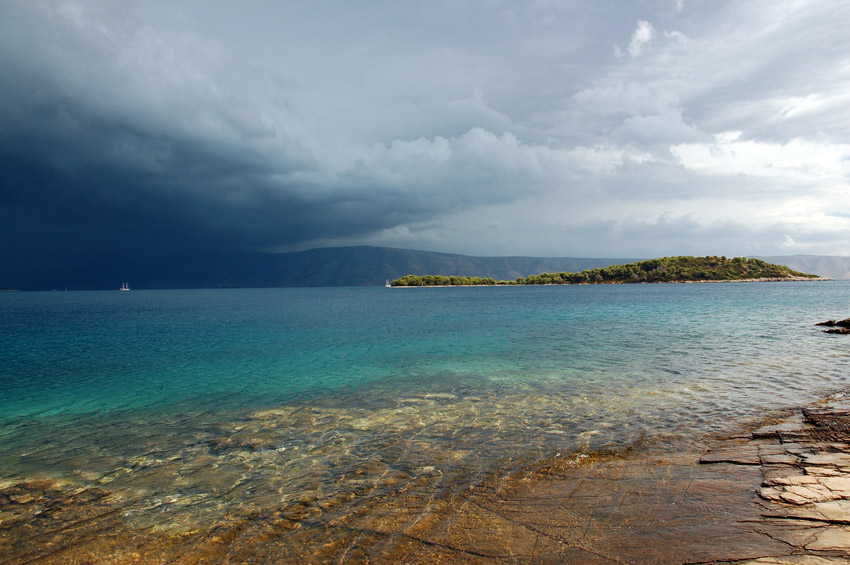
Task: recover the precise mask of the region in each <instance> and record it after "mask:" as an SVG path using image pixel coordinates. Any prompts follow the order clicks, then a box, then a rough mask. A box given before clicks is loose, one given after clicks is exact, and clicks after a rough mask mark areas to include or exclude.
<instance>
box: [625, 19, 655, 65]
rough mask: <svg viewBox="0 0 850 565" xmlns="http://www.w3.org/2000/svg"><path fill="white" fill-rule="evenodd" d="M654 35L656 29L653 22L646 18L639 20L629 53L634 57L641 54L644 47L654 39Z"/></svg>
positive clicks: (630, 43)
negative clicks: (645, 19)
mask: <svg viewBox="0 0 850 565" xmlns="http://www.w3.org/2000/svg"><path fill="white" fill-rule="evenodd" d="M654 35H655V30H654V29H653V27H652V24H651V23H649V22H647V21H644V20H638V25H637V29H636V30H635V32H634V33H633V34H632V39H631V41H630V42H629V55H631V56H632V57H637V56H638V55H640V54H641V52H642V51H643V48H644V47H645V46H646V45H648V44H649V42H650V41H652V38H653V36H654Z"/></svg>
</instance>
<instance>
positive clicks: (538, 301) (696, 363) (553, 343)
mask: <svg viewBox="0 0 850 565" xmlns="http://www.w3.org/2000/svg"><path fill="white" fill-rule="evenodd" d="M848 299H850V284H848V283H846V282H795V283H761V284H752V283H729V284H684V285H616V286H549V287H504V288H431V289H428V288H424V289H385V288H351V289H344V288H343V289H338V288H333V289H331V288H328V289H243V290H179V291H137V290H134V291H132V292H118V291H109V292H106V291H104V292H52V293H0V317H2V320H3V324H2V326H0V359H2V365H0V386H2V391H3V394H2V396H0V481H5V484H11V483H12V482H14V481H19V480H28V479H30V478H33V477H48V478H53V479H61V480H65V481H70V482H71V483H73V484H75V485H83V486H85V485H90V484H98V485H110V487H111V488H114V489H115V492H121V493H124V494H123V496H125V497H126V500H125V502H124V503H123V504H126V507H127V508H128V509H130V510H128V515H133V516H137V517H138V520H140V523H145V520H155V518H154V517H153V516H154V515H153V514H152V513H151V512H150V508H154V507H155V505H153V506H152V503H151V502H150V501H151V500H163V497H176V498H174V500H175V501H182V502H179V504H180V505H182V506H180V511H179V512H177V514H176V515H179V516H182V517H183V518H182V520H185V522H186V523H190V522H191V523H193V524H197V523H198V522H199V520H201V517H205V519H207V520H209V521H210V522H211V523H214V522H215V521H216V520H219V519H221V517H222V516H224V515H228V514H232V513H239V512H249V511H251V509H253V510H256V509H257V508H264V507H267V506H268V505H270V504H271V505H279V504H286V503H288V502H287V501H293V500H296V499H298V500H300V499H302V498H304V497H308V498H311V499H312V500H319V501H321V500H325V501H327V500H330V499H331V498H333V497H338V496H339V495H340V493H348V494H350V495H351V496H350V497H349V498H347V499H346V500H351V501H353V502H347V504H356V503H357V500H359V498H358V497H360V496H361V495H360V494H357V493H360V492H361V490H358V489H362V485H363V482H364V481H366V482H367V483H368V482H369V481H372V483H371V484H372V487H373V488H372V489H371V490H370V491H369V492H372V493H374V492H377V491H381V492H387V490H388V489H389V490H390V491H391V490H392V489H395V488H401V487H400V486H399V485H404V484H408V483H410V482H411V481H418V482H417V484H426V485H431V486H429V487H427V488H435V489H437V488H455V487H458V488H459V485H461V484H467V483H474V482H475V481H476V480H477V478H479V477H481V476H482V475H483V474H487V473H494V472H495V473H498V472H501V471H504V470H506V469H509V468H512V467H516V466H521V465H524V464H528V463H529V462H533V461H535V460H540V459H542V458H546V457H552V456H561V455H562V454H563V456H566V455H567V454H574V453H576V452H581V451H583V450H595V449H603V448H611V447H618V446H626V445H629V444H630V443H631V442H634V441H635V440H636V439H637V438H640V437H646V438H648V439H649V440H650V441H656V442H659V443H660V444H663V442H665V441H667V440H669V439H670V438H681V437H697V436H700V435H705V434H709V433H714V432H718V431H723V430H725V429H729V428H730V427H731V426H733V425H734V424H735V423H736V422H739V421H741V420H742V419H746V418H751V417H756V416H758V415H759V414H762V413H763V411H764V410H765V409H772V408H783V407H791V406H797V405H800V404H804V403H806V402H809V401H811V400H814V399H816V398H819V397H821V396H823V395H826V394H831V393H836V392H841V391H843V390H844V389H846V388H848V377H847V375H848V371H847V368H848V361H850V336H829V335H825V334H823V333H821V332H820V331H819V329H818V328H815V327H814V326H813V324H814V323H815V322H818V321H822V320H826V319H830V318H844V317H847V316H850V310H848V308H850V306H848V304H850V302H849V301H848ZM388 470H392V472H393V473H396V474H398V477H401V478H397V479H394V480H393V481H389V482H386V484H385V482H381V481H386V477H387V476H388V472H389V471H388ZM399 473H400V474H399ZM355 475H356V476H357V479H356V480H355V479H354V478H352V477H354V476H355ZM394 476H395V475H394ZM379 484H380V485H382V486H381V488H380V489H376V488H374V487H375V486H376V485H379ZM423 488H425V487H423ZM131 493H132V494H131ZM363 496H365V495H363ZM334 499H336V498H334ZM175 504H178V503H177V502H175ZM169 519H170V520H175V518H174V514H172V515H171V517H170V518H169ZM179 521H180V519H177V522H179Z"/></svg>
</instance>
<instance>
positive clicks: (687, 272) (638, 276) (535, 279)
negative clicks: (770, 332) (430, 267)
mask: <svg viewBox="0 0 850 565" xmlns="http://www.w3.org/2000/svg"><path fill="white" fill-rule="evenodd" d="M794 278H811V279H816V278H818V276H817V275H809V274H806V273H800V272H797V271H792V270H791V269H789V268H788V267H785V266H783V265H774V264H772V263H767V262H765V261H762V260H760V259H747V258H745V257H735V258H734V259H727V258H726V257H716V256H715V257H687V256H685V257H664V258H662V259H651V260H649V261H638V262H637V263H629V264H627V265H612V266H610V267H605V268H602V269H589V270H586V271H582V272H580V273H542V274H539V275H531V276H529V277H525V278H522V277H520V278H518V279H516V280H515V281H497V280H494V279H491V278H488V279H485V278H481V277H461V276H443V275H425V276H418V275H407V276H404V277H401V278H398V279H396V280H394V281H393V283H392V285H393V286H464V285H468V286H491V285H527V284H625V283H662V282H703V281H740V280H751V279H794Z"/></svg>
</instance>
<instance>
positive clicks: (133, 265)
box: [0, 246, 850, 290]
mask: <svg viewBox="0 0 850 565" xmlns="http://www.w3.org/2000/svg"><path fill="white" fill-rule="evenodd" d="M758 258H759V259H764V260H765V261H768V262H771V263H778V264H780V265H786V266H788V267H790V268H792V269H794V270H797V271H803V272H806V273H814V274H817V275H820V276H823V277H827V278H832V279H850V257H836V256H817V255H793V256H783V257H758ZM639 259H646V257H644V258H606V259H601V258H578V257H472V256H467V255H457V254H453V253H437V252H432V251H414V250H410V249H395V248H388V247H367V246H362V247H329V248H320V249H312V250H309V251H301V252H296V253H258V252H244V251H191V252H181V253H172V254H170V255H167V256H162V255H159V254H157V255H149V256H111V257H105V258H103V257H100V258H90V259H88V260H77V261H70V260H66V261H64V262H61V261H55V262H50V263H45V262H43V263H41V264H40V265H41V266H40V268H38V269H34V268H29V269H25V268H22V267H21V268H18V269H17V271H16V270H15V269H11V268H9V269H4V270H3V272H0V288H14V289H22V290H50V289H65V288H68V289H73V290H76V289H110V288H115V289H117V288H118V287H119V286H120V285H121V283H122V282H124V281H127V282H129V284H130V286H131V287H132V288H137V289H143V288H230V287H233V288H235V287H289V286H378V285H383V284H384V281H385V280H387V279H390V280H393V279H396V278H398V277H401V276H404V275H409V274H414V275H426V274H434V275H463V276H470V277H475V276H477V277H492V278H494V279H502V280H513V279H516V278H517V277H527V276H528V275H533V274H539V273H547V272H548V273H556V272H563V271H569V272H578V271H582V270H584V269H593V268H597V267H607V266H609V265H618V264H623V263H630V262H633V261H636V260H639Z"/></svg>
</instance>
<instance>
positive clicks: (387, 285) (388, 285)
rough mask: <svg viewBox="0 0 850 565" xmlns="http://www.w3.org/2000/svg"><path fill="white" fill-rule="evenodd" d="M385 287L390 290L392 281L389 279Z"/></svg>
mask: <svg viewBox="0 0 850 565" xmlns="http://www.w3.org/2000/svg"><path fill="white" fill-rule="evenodd" d="M384 286H385V287H387V288H390V287H391V286H392V285H391V284H390V279H387V282H386V283H384Z"/></svg>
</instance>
